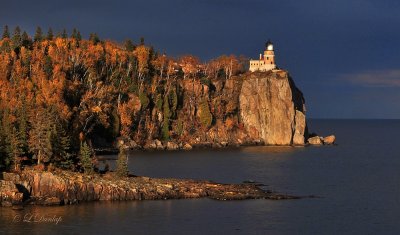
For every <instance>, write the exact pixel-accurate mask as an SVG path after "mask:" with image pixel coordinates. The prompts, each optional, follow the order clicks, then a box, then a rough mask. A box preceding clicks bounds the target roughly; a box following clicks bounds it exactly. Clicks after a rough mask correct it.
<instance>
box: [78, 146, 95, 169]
mask: <svg viewBox="0 0 400 235" xmlns="http://www.w3.org/2000/svg"><path fill="white" fill-rule="evenodd" d="M92 155H93V154H92V150H91V149H90V147H89V145H87V143H86V142H83V143H82V142H81V148H80V150H79V159H80V161H81V165H82V168H83V171H84V172H85V173H87V174H92V173H93V172H94V166H93V162H92Z"/></svg>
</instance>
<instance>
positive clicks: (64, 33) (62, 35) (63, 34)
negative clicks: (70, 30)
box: [61, 29, 68, 39]
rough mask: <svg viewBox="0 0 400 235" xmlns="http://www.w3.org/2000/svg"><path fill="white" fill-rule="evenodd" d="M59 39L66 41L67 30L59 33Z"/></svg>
mask: <svg viewBox="0 0 400 235" xmlns="http://www.w3.org/2000/svg"><path fill="white" fill-rule="evenodd" d="M61 38H63V39H66V38H68V34H67V30H66V29H63V31H62V33H61Z"/></svg>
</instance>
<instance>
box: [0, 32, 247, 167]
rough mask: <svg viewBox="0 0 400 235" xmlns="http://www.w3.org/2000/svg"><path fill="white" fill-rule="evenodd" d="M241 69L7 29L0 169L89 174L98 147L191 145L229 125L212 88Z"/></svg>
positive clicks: (240, 62)
mask: <svg viewBox="0 0 400 235" xmlns="http://www.w3.org/2000/svg"><path fill="white" fill-rule="evenodd" d="M244 62H246V59H245V58H243V57H236V56H234V55H229V56H227V55H222V56H220V57H218V58H215V59H212V60H210V61H207V62H202V61H201V60H200V59H199V58H197V57H196V56H193V55H183V56H180V57H178V58H173V57H170V56H167V55H166V54H165V53H160V52H158V51H157V50H155V49H154V48H153V47H152V46H150V45H147V44H145V41H144V39H143V38H141V39H140V40H139V42H138V43H134V41H133V40H130V39H128V40H126V41H124V42H121V43H119V42H114V41H111V40H102V39H100V38H99V36H98V35H97V34H95V33H91V34H90V36H89V38H88V39H84V38H82V36H81V33H80V32H79V31H78V30H77V29H73V30H72V33H71V34H68V33H67V31H66V30H63V31H61V32H59V33H57V34H55V33H53V30H52V29H51V28H50V29H48V31H47V32H46V33H44V32H43V31H42V29H41V28H40V27H37V29H36V32H35V34H34V36H33V37H31V36H30V35H29V34H28V33H26V32H25V31H24V32H22V30H21V28H20V27H16V28H15V29H13V31H12V32H11V31H10V30H9V28H8V26H4V29H3V33H2V38H1V41H0V168H1V169H9V170H16V171H17V170H20V169H21V168H23V166H24V165H35V166H38V167H42V168H44V167H47V166H53V167H57V168H63V169H71V170H79V171H85V172H86V171H87V172H89V171H92V170H93V168H94V161H93V156H94V155H95V151H94V149H95V148H96V147H97V146H107V145H112V144H113V143H115V141H116V139H117V138H123V139H126V140H135V141H136V142H138V143H140V144H145V142H146V141H148V140H151V139H160V140H163V141H168V140H182V139H187V138H192V137H193V136H196V133H200V134H201V133H204V132H206V131H207V130H209V129H210V128H211V127H212V126H214V125H216V124H217V123H218V121H220V122H222V123H223V125H228V126H232V127H233V126H235V125H237V123H238V122H237V110H235V108H234V107H233V108H231V110H229V104H228V105H222V104H221V100H220V99H219V100H218V99H214V98H215V97H214V96H213V94H214V93H215V87H214V85H213V83H214V82H215V81H226V80H229V79H231V77H232V76H235V75H237V74H240V73H242V72H244ZM199 87H200V93H201V94H200V95H199ZM228 102H229V101H226V102H225V103H228ZM222 108H223V109H224V110H221V109H222ZM200 134H199V135H200Z"/></svg>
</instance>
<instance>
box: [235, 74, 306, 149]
mask: <svg viewBox="0 0 400 235" xmlns="http://www.w3.org/2000/svg"><path fill="white" fill-rule="evenodd" d="M239 100H240V118H241V119H240V120H241V122H242V123H243V125H244V126H245V129H246V131H247V133H248V135H249V137H250V138H254V139H258V138H259V139H262V140H263V141H264V143H265V144H267V145H304V142H305V135H307V130H306V119H305V105H304V98H303V94H302V93H301V91H300V90H299V89H298V88H297V87H296V86H295V84H294V82H293V80H292V79H291V78H290V76H289V75H288V73H287V72H285V71H280V70H279V71H274V72H273V71H269V72H266V73H251V74H246V75H244V77H243V85H242V89H241V92H240V97H239Z"/></svg>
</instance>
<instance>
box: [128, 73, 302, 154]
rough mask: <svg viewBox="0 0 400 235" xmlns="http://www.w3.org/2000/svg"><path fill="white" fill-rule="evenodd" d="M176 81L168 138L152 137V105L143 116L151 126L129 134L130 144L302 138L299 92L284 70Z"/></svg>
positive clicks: (232, 142) (270, 142)
mask: <svg viewBox="0 0 400 235" xmlns="http://www.w3.org/2000/svg"><path fill="white" fill-rule="evenodd" d="M176 85H177V86H178V87H180V88H179V90H180V91H181V95H180V96H178V97H177V98H178V103H179V104H181V106H178V108H177V115H176V120H173V122H172V123H173V124H172V131H171V133H173V134H172V135H171V136H170V141H169V142H164V143H163V142H162V141H159V140H158V139H161V137H160V136H157V134H156V133H160V132H161V129H162V125H161V124H160V123H162V120H163V115H162V112H161V111H160V110H158V109H154V110H153V111H152V113H153V115H154V116H155V117H158V118H153V119H151V118H148V119H146V120H153V121H152V122H149V123H148V126H149V128H147V129H146V130H153V131H151V133H150V131H147V132H146V133H145V134H144V135H146V136H147V137H148V138H147V139H141V138H138V136H135V137H134V138H133V140H134V141H133V143H134V145H133V146H134V147H140V146H143V147H144V148H147V149H164V148H167V149H171V150H173V149H178V148H182V149H184V148H185V145H186V146H194V147H196V146H197V147H201V146H208V147H225V146H240V145H256V144H257V145H259V144H266V145H304V144H305V140H306V137H307V126H306V117H305V101H304V97H303V94H302V93H301V91H300V90H299V89H298V88H297V87H296V86H295V84H294V81H293V80H292V78H291V77H290V76H289V74H288V73H287V72H286V71H283V70H274V71H268V72H255V73H245V74H241V75H238V76H233V77H232V78H230V79H215V80H211V81H210V83H209V84H204V83H201V81H199V80H189V79H187V80H183V81H181V83H178V84H176ZM142 118H143V117H142ZM179 125H180V126H179ZM178 126H179V127H178ZM155 129H156V130H155ZM177 129H179V131H176V130H177ZM149 135H152V136H151V138H150V136H149ZM172 143H173V144H172ZM131 146H132V145H131Z"/></svg>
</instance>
